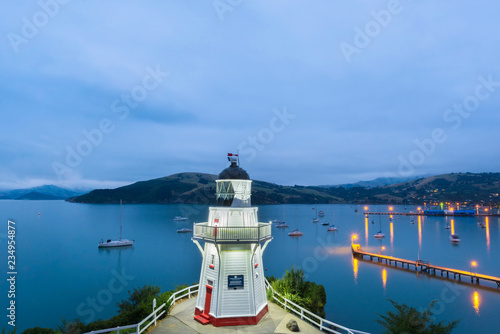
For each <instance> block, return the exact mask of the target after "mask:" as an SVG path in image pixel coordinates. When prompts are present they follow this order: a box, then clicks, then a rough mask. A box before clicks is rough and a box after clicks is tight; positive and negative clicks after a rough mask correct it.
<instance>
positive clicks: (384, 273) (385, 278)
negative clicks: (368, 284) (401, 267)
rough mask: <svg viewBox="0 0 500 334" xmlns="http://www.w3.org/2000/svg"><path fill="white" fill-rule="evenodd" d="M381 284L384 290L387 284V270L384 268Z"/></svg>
mask: <svg viewBox="0 0 500 334" xmlns="http://www.w3.org/2000/svg"><path fill="white" fill-rule="evenodd" d="M382 285H383V286H384V290H385V286H386V285H387V270H386V269H385V268H384V269H383V270H382Z"/></svg>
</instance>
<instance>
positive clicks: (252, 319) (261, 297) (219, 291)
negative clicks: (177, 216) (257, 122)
mask: <svg viewBox="0 0 500 334" xmlns="http://www.w3.org/2000/svg"><path fill="white" fill-rule="evenodd" d="M228 160H229V161H230V162H231V165H230V166H229V167H228V168H226V169H224V170H223V171H222V172H221V173H220V174H219V177H218V179H217V180H216V183H217V194H216V196H217V202H216V203H217V204H216V206H215V207H210V209H209V215H208V222H206V223H198V224H194V230H193V242H194V243H195V244H196V245H197V246H198V249H199V250H200V252H201V253H202V255H203V261H202V265H201V274H200V288H199V292H198V297H197V301H196V309H195V319H196V320H197V321H199V322H200V323H202V324H208V323H211V324H213V325H214V326H235V325H254V324H257V323H258V322H259V320H260V319H261V318H262V317H263V316H264V315H265V314H266V313H267V311H268V306H267V299H266V289H265V281H264V270H263V265H262V254H263V252H264V250H265V248H266V247H267V245H268V243H269V242H270V241H271V239H272V236H271V224H270V223H259V222H258V220H257V211H258V208H256V207H252V206H251V185H252V181H251V180H250V177H249V176H248V173H247V172H246V171H245V170H243V169H242V168H240V167H239V166H238V155H236V154H231V153H229V154H228ZM200 242H201V243H202V244H200Z"/></svg>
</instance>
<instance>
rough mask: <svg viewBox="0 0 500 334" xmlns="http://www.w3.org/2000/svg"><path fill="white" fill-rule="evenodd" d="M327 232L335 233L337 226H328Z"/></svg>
mask: <svg viewBox="0 0 500 334" xmlns="http://www.w3.org/2000/svg"><path fill="white" fill-rule="evenodd" d="M328 231H330V232H334V231H337V226H335V225H333V224H332V225H330V226H329V227H328Z"/></svg>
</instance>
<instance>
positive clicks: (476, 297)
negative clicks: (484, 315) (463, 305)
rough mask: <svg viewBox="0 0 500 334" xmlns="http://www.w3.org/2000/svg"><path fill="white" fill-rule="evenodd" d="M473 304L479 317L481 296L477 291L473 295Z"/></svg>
mask: <svg viewBox="0 0 500 334" xmlns="http://www.w3.org/2000/svg"><path fill="white" fill-rule="evenodd" d="M472 303H473V306H474V311H476V314H477V315H479V294H478V293H477V291H474V294H473V295H472Z"/></svg>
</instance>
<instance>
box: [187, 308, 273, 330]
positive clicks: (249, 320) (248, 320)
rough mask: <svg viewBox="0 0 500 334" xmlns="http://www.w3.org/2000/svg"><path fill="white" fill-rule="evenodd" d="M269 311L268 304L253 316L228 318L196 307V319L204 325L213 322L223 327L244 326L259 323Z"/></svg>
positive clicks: (214, 324) (216, 325)
mask: <svg viewBox="0 0 500 334" xmlns="http://www.w3.org/2000/svg"><path fill="white" fill-rule="evenodd" d="M267 312H269V308H268V306H267V304H266V306H264V307H263V308H262V310H261V311H260V312H259V313H258V314H257V315H256V316H252V317H228V318H215V317H213V316H211V315H206V314H204V313H203V311H202V310H200V309H198V308H195V310H194V314H195V317H194V319H195V320H196V321H198V322H200V323H201V324H203V325H206V324H208V323H211V324H212V325H213V326H214V327H223V326H242V325H257V324H258V323H259V321H260V319H262V317H263V316H264V315H265V314H266V313H267Z"/></svg>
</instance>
